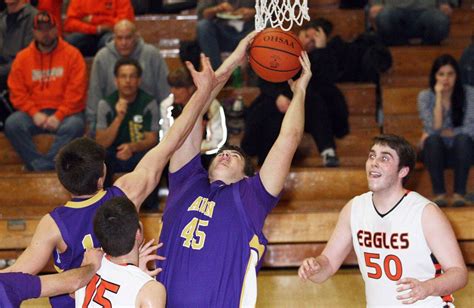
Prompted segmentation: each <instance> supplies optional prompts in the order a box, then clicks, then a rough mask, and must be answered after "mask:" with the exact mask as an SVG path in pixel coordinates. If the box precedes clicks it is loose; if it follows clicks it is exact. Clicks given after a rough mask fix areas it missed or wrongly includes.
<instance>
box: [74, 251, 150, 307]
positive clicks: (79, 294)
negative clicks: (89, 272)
mask: <svg viewBox="0 0 474 308" xmlns="http://www.w3.org/2000/svg"><path fill="white" fill-rule="evenodd" d="M151 280H153V278H152V277H150V276H148V275H147V274H146V273H145V272H143V271H142V270H141V269H139V268H138V267H136V266H135V265H127V264H125V265H119V264H115V263H112V262H110V261H109V260H108V259H107V257H106V256H104V257H103V258H102V264H101V266H100V269H99V270H98V271H97V273H96V274H95V276H94V277H93V278H92V280H91V281H90V282H89V283H88V284H87V286H85V287H83V288H82V289H79V290H77V291H76V307H91V308H92V307H97V308H98V307H100V308H103V307H135V301H136V299H137V295H138V292H140V289H141V288H142V287H143V286H144V285H145V284H146V283H147V282H149V281H151Z"/></svg>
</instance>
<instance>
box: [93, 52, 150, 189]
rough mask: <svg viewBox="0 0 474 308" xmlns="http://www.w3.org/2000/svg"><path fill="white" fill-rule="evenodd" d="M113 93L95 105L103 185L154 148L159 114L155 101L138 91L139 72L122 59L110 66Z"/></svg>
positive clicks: (127, 60)
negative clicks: (104, 175)
mask: <svg viewBox="0 0 474 308" xmlns="http://www.w3.org/2000/svg"><path fill="white" fill-rule="evenodd" d="M114 74H115V82H116V84H117V91H115V92H113V93H112V94H111V95H109V96H107V97H106V98H105V99H102V100H101V101H100V102H99V108H98V111H97V132H96V133H97V134H96V141H97V143H98V144H100V145H101V146H103V147H104V148H105V149H106V151H107V155H106V159H105V163H106V165H107V180H106V183H107V184H110V183H112V176H113V174H114V173H115V172H130V171H132V170H133V169H134V168H135V166H136V165H137V164H138V162H139V161H140V159H141V158H142V157H143V156H144V155H145V154H146V152H147V151H148V150H149V149H151V148H152V147H153V146H155V145H156V143H157V140H158V129H159V124H158V122H159V111H158V104H157V103H156V101H155V99H154V98H153V97H152V96H151V95H149V94H147V93H146V92H145V91H143V90H142V89H140V88H139V86H140V81H141V75H142V68H141V66H140V64H139V63H138V62H137V61H136V60H133V59H127V58H123V59H120V60H119V61H117V63H116V64H115V66H114Z"/></svg>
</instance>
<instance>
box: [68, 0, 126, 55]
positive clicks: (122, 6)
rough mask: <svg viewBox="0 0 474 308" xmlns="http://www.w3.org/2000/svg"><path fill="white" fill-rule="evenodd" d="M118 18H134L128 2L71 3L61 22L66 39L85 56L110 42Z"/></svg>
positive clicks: (78, 0)
mask: <svg viewBox="0 0 474 308" xmlns="http://www.w3.org/2000/svg"><path fill="white" fill-rule="evenodd" d="M122 19H128V20H133V19H134V13H133V7H132V4H131V3H130V0H108V1H94V0H71V2H70V3H69V7H68V10H67V16H66V21H65V23H64V31H65V32H69V33H70V34H69V35H67V36H66V40H67V41H68V42H69V43H71V44H72V45H74V46H76V47H77V48H79V50H80V51H81V53H82V54H83V55H84V56H85V57H91V56H94V55H95V53H96V52H97V51H98V50H99V49H101V48H102V47H104V46H105V44H106V43H107V42H108V41H109V40H111V39H112V36H113V33H112V30H113V27H114V26H115V24H116V23H117V22H118V21H119V20H122Z"/></svg>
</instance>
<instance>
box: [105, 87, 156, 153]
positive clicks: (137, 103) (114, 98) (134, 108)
mask: <svg viewBox="0 0 474 308" xmlns="http://www.w3.org/2000/svg"><path fill="white" fill-rule="evenodd" d="M118 99H119V94H118V91H115V92H113V93H112V94H111V95H109V96H108V97H106V98H105V99H103V100H101V101H100V102H99V108H98V111H97V129H98V130H101V129H106V128H107V127H109V126H110V124H111V123H112V122H113V120H114V119H115V117H116V116H117V112H116V110H115V105H116V104H117V102H118ZM158 130H159V110H158V104H157V103H156V101H155V99H154V98H153V97H152V96H151V95H149V94H147V93H146V92H145V91H143V90H141V89H139V90H138V93H137V97H136V98H135V100H134V101H133V102H131V103H129V104H128V108H127V113H126V114H125V118H124V119H123V121H122V123H121V124H120V127H119V131H118V133H117V137H116V138H115V140H114V142H113V144H112V146H111V147H113V148H116V147H118V146H119V145H121V144H123V143H130V142H138V141H140V140H143V139H144V138H145V132H158Z"/></svg>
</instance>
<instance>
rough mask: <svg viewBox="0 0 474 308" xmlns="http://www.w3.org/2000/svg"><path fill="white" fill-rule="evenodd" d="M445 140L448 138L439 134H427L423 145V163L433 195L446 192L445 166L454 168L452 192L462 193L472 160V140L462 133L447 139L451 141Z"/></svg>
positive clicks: (473, 152)
mask: <svg viewBox="0 0 474 308" xmlns="http://www.w3.org/2000/svg"><path fill="white" fill-rule="evenodd" d="M450 139H451V138H450ZM446 141H448V140H444V139H443V137H441V136H439V135H431V136H429V137H428V138H427V139H426V140H425V143H424V145H423V154H422V157H423V163H424V164H425V166H426V168H427V169H428V172H429V173H430V177H431V184H432V185H433V193H434V194H435V195H439V194H444V193H446V188H445V185H444V169H445V168H446V167H452V168H453V169H454V192H455V193H458V194H460V195H464V194H466V184H467V179H468V177H469V169H470V167H471V164H472V163H473V161H474V159H473V156H474V141H473V140H472V138H471V137H469V136H468V135H464V134H459V135H456V136H455V137H454V138H452V140H449V141H452V142H446ZM450 143H451V144H450Z"/></svg>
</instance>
